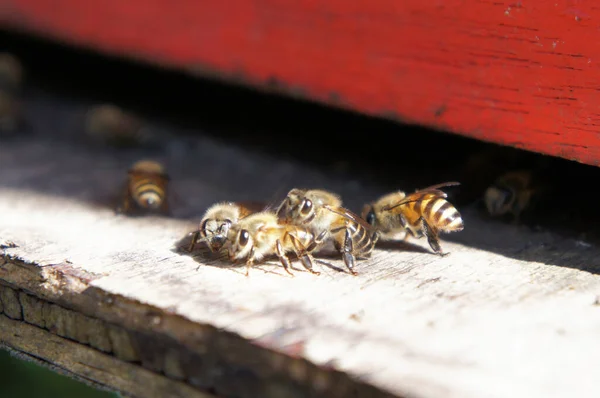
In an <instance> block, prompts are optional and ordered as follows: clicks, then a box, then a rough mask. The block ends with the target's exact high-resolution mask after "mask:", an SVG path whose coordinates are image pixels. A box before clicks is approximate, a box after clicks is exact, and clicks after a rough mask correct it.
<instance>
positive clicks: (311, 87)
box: [0, 0, 600, 165]
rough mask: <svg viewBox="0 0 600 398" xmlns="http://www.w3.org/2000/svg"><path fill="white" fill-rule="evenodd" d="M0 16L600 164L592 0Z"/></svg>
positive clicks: (36, 2) (193, 67) (128, 6)
mask: <svg viewBox="0 0 600 398" xmlns="http://www.w3.org/2000/svg"><path fill="white" fill-rule="evenodd" d="M0 21H1V22H2V24H3V25H5V26H7V25H8V24H10V26H12V27H14V28H16V29H25V30H28V31H33V32H36V33H38V34H44V35H50V36H51V37H54V38H56V39H60V40H62V41H65V42H70V43H74V44H80V45H85V46H89V47H94V48H97V49H99V50H102V51H105V52H108V53H112V54H121V55H125V56H129V57H137V58H142V59H144V60H146V61H150V62H154V63H158V64H162V65H168V66H175V67H178V68H185V69H187V70H189V71H194V72H197V73H200V74H212V75H215V76H219V77H221V78H225V79H229V80H235V81H237V82H243V83H245V84H251V85H254V86H258V87H262V88H266V89H273V82H275V81H277V82H280V83H281V85H280V87H279V89H282V90H284V91H286V92H287V93H289V94H293V95H300V96H302V97H304V98H308V99H312V100H316V101H321V102H325V103H329V104H332V105H336V106H341V107H345V108H348V109H353V110H358V111H360V112H364V113H367V114H373V115H380V116H384V117H388V118H397V119H400V120H403V121H406V122H413V123H419V124H423V125H428V126H433V127H438V128H441V129H445V130H449V131H453V132H456V133H460V134H463V135H467V136H471V137H476V138H479V139H482V140H487V141H492V142H497V143H502V144H507V145H512V146H516V147H521V148H526V149H530V150H534V151H538V152H541V153H547V154H552V155H556V156H562V157H565V158H569V159H575V160H578V161H581V162H585V163H590V164H595V165H600V3H598V2H597V1H595V0H579V1H577V0H571V1H565V0H552V1H550V0H537V1H536V0H530V1H518V0H513V1H497V0H464V1H461V0H428V1H424V0H371V1H366V0H365V1H361V0H328V1H320V0H304V1H293V0H228V1H211V2H206V1H198V0H179V1H177V2H172V1H169V0H143V1H142V0H137V1H134V0H128V1H124V0H102V1H94V2H91V1H80V0H3V6H2V7H0Z"/></svg>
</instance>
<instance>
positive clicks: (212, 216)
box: [188, 202, 266, 253]
mask: <svg viewBox="0 0 600 398" xmlns="http://www.w3.org/2000/svg"><path fill="white" fill-rule="evenodd" d="M265 207H266V206H265V204H264V203H258V202H220V203H216V204H214V205H212V206H210V207H209V208H208V209H207V210H206V212H205V213H204V216H202V220H200V228H199V229H198V230H197V231H195V232H194V234H193V236H192V242H191V243H190V247H189V249H188V250H189V251H190V252H191V251H192V250H194V246H196V244H197V243H200V242H206V244H207V246H208V247H209V249H210V251H211V252H213V253H214V252H217V251H219V250H221V248H222V247H223V245H224V244H225V243H226V242H227V234H228V233H229V229H230V228H231V226H232V225H235V224H237V222H238V221H239V220H241V219H243V218H245V217H247V216H249V215H250V214H253V213H256V212H259V211H261V210H263V209H264V208H265Z"/></svg>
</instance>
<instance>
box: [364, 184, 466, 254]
mask: <svg viewBox="0 0 600 398" xmlns="http://www.w3.org/2000/svg"><path fill="white" fill-rule="evenodd" d="M455 185H459V183H458V182H446V183H443V184H438V185H434V186H431V187H428V188H424V189H420V190H417V191H415V192H413V193H409V194H406V193H405V192H402V191H398V192H393V193H391V194H388V195H385V196H382V197H381V198H379V199H378V200H377V201H375V202H374V203H371V204H368V205H365V207H364V208H363V211H362V216H363V217H364V218H365V220H366V221H367V223H369V224H370V225H372V226H373V227H374V228H376V229H377V230H378V231H379V232H380V233H381V234H382V235H383V236H384V237H389V236H391V235H393V234H395V233H397V232H401V231H404V232H407V233H410V234H411V235H412V236H413V237H415V238H421V237H423V235H424V236H426V237H427V241H428V243H429V246H430V247H431V248H432V249H433V251H434V252H435V253H437V254H439V255H441V256H443V255H446V254H447V253H444V252H442V248H441V246H440V239H439V234H440V232H445V233H448V232H456V231H462V229H463V228H464V224H463V220H462V217H461V215H460V213H459V212H458V210H456V208H455V207H454V206H453V205H452V204H451V203H450V202H448V201H447V200H446V198H447V195H446V193H444V192H442V191H440V189H439V188H442V187H448V186H455ZM406 237H408V235H406Z"/></svg>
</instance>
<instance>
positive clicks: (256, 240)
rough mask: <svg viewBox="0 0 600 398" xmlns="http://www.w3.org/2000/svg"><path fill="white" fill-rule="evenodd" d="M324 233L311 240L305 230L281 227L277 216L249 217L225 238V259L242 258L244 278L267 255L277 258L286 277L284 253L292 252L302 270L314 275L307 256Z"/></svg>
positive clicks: (241, 221)
mask: <svg viewBox="0 0 600 398" xmlns="http://www.w3.org/2000/svg"><path fill="white" fill-rule="evenodd" d="M324 237H325V232H323V233H321V234H320V235H319V236H317V237H315V235H313V233H312V232H311V231H310V229H308V228H304V227H300V226H297V225H291V224H281V223H280V222H279V219H278V218H277V215H276V214H275V213H273V212H270V211H263V212H258V213H254V214H251V215H249V216H247V217H245V218H242V219H241V220H239V221H238V223H237V224H233V225H231V228H230V229H229V232H228V235H227V239H228V241H229V244H228V254H229V259H230V260H231V261H233V262H236V261H239V260H242V259H246V276H248V273H249V270H250V267H251V266H252V265H253V264H255V263H257V262H259V261H261V260H262V259H263V258H265V257H266V256H269V255H276V256H277V257H279V260H280V261H281V264H282V265H283V268H284V269H285V270H286V272H287V273H288V274H290V275H293V274H292V272H291V271H290V260H289V258H288V257H287V253H290V252H291V253H294V254H295V255H296V256H297V258H298V259H299V260H300V262H301V263H302V265H303V266H304V268H306V269H307V270H308V271H309V272H311V273H312V274H315V275H319V274H320V272H318V271H315V270H314V269H313V257H312V255H311V253H312V251H314V250H315V249H316V248H317V247H318V246H319V245H320V244H321V242H322V240H323V239H324Z"/></svg>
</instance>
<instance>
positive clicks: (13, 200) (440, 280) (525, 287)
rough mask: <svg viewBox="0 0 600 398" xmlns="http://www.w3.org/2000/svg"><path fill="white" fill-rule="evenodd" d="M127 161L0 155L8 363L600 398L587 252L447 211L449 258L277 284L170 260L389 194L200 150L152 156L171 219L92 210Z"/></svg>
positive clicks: (440, 392)
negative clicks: (168, 183)
mask: <svg viewBox="0 0 600 398" xmlns="http://www.w3.org/2000/svg"><path fill="white" fill-rule="evenodd" d="M48 125H49V126H52V125H53V124H48ZM140 156H141V155H140V153H136V152H122V153H120V154H119V155H118V156H117V155H115V154H113V153H110V152H102V151H95V150H92V149H90V148H87V147H84V146H81V145H76V144H72V143H68V142H65V141H57V140H54V141H52V140H51V139H50V140H47V141H44V138H43V137H38V138H37V141H31V140H30V139H24V140H13V141H3V142H2V143H1V145H0V238H1V241H2V242H1V243H3V244H4V247H5V248H4V249H3V251H2V252H0V253H2V257H0V282H1V283H2V285H1V286H0V292H1V294H0V297H1V300H0V303H2V306H0V312H2V315H0V325H1V326H2V327H1V328H0V329H1V330H2V331H1V332H0V340H1V341H2V343H3V344H5V345H7V346H9V347H11V348H12V349H16V350H19V351H22V352H25V353H27V354H29V355H32V356H35V357H37V358H42V359H43V360H44V361H46V362H47V363H51V364H53V365H55V366H57V367H59V368H61V369H64V370H65V371H67V372H71V373H74V374H77V375H78V376H80V377H83V378H85V379H88V380H92V381H94V382H96V383H99V384H101V385H105V386H108V387H110V388H114V389H118V390H121V391H124V392H125V393H127V394H130V395H133V396H146V397H148V396H156V397H158V396H165V395H161V391H162V392H164V391H166V390H168V391H171V393H170V394H171V395H169V396H178V397H179V396H181V397H184V396H185V397H189V396H198V397H203V396H204V395H203V394H202V393H203V392H205V393H214V394H216V395H218V396H222V397H231V398H235V397H257V396H260V397H265V398H270V397H273V398H275V397H282V396H293V397H308V396H323V397H325V396H327V397H348V396H356V397H424V398H449V397H457V398H458V397H460V398H471V397H472V398H475V397H477V398H479V397H494V398H495V397H498V398H500V397H502V398H505V397H510V398H521V397H522V398H525V397H526V398H537V397H540V398H541V397H543V398H552V397H565V396H577V397H594V396H598V394H600V378H598V369H600V345H598V336H599V335H600V306H599V305H598V302H599V300H600V298H599V297H600V260H598V258H600V249H599V248H598V247H595V246H590V245H589V244H586V243H585V242H579V241H574V240H566V239H562V238H560V237H559V236H556V235H554V234H551V233H548V232H532V231H530V230H528V229H527V228H524V227H515V226H511V225H505V224H501V223H490V222H484V221H482V220H481V219H480V218H479V217H478V216H477V214H476V213H475V212H474V211H472V210H470V209H462V210H463V213H464V218H465V223H466V229H465V231H463V232H461V233H458V234H455V235H454V236H448V238H449V239H452V240H453V242H450V241H448V240H445V241H444V242H443V245H444V247H445V249H447V250H449V251H451V252H452V254H451V255H449V256H447V257H444V258H439V257H437V256H434V255H432V254H429V253H428V252H427V250H426V246H425V242H423V241H417V242H415V245H409V246H400V247H398V246H395V247H394V246H393V245H382V248H380V249H378V250H377V251H376V252H375V254H374V256H373V259H372V260H370V261H366V262H361V263H360V264H359V265H358V271H359V273H360V275H359V276H357V277H353V276H351V275H348V274H347V273H344V272H341V271H339V270H336V269H333V268H330V267H329V266H326V265H324V264H321V265H319V268H320V270H321V271H322V274H321V275H320V276H313V275H310V274H308V273H307V272H302V271H300V270H297V271H296V272H295V277H289V276H287V275H286V274H285V272H284V271H283V270H282V268H281V266H279V265H277V264H276V263H274V262H272V263H270V264H267V265H261V266H257V267H256V268H254V269H252V270H251V273H250V276H249V277H245V276H244V275H243V269H240V268H236V267H229V266H227V265H226V264H223V263H221V262H219V261H217V260H215V259H207V258H206V257H205V256H203V253H204V252H203V251H202V250H199V251H198V252H197V253H196V255H197V257H196V258H192V257H190V256H187V255H183V254H180V253H178V252H177V251H176V250H175V249H174V248H175V246H176V245H177V244H178V241H179V240H180V239H182V238H184V237H185V236H186V234H187V232H189V231H191V230H192V229H193V228H194V227H195V225H196V224H195V221H193V218H194V216H195V217H196V219H197V216H199V215H200V214H201V212H202V211H203V210H204V209H205V208H206V206H208V205H209V204H211V203H213V202H215V201H218V200H224V199H233V200H236V199H265V200H271V199H272V198H273V195H274V193H280V195H283V194H285V192H287V190H288V189H289V188H291V187H292V186H314V187H323V188H327V189H333V190H335V191H337V192H339V193H340V194H342V195H343V197H345V198H348V201H347V202H348V205H349V206H350V207H351V208H354V209H357V208H359V206H360V204H361V203H362V202H363V201H365V200H368V199H371V198H373V197H375V196H376V195H379V194H380V193H382V192H385V191H387V190H390V189H392V187H368V186H366V185H365V184H364V183H362V182H360V181H350V180H345V179H340V178H334V177H332V176H331V175H328V174H327V173H326V172H322V171H319V170H315V169H311V168H309V167H308V166H306V165H303V164H299V163H293V162H291V161H289V160H287V159H282V158H279V157H277V156H265V155H264V154H259V153H256V152H252V151H249V150H247V151H245V150H243V149H240V148H236V147H232V146H228V145H227V144H225V143H223V142H219V141H213V140H211V139H209V138H206V137H203V136H199V137H198V138H197V139H195V138H191V139H189V140H188V141H186V142H185V144H183V143H182V142H180V141H177V140H173V141H170V143H169V144H168V145H167V147H165V151H164V153H163V154H162V155H161V156H160V159H162V160H164V161H165V162H166V164H167V166H168V167H169V169H170V171H171V174H172V178H173V181H174V186H173V187H174V188H175V189H176V190H177V192H178V196H179V202H178V204H176V205H175V216H176V217H177V218H170V219H169V218H160V217H147V218H139V219H129V218H126V217H123V216H116V215H115V214H114V213H113V212H112V210H111V209H109V208H107V207H102V206H99V205H98V204H97V203H94V200H96V201H101V199H102V198H104V197H109V196H110V195H109V193H111V194H112V193H114V191H115V189H118V188H119V184H120V183H121V182H122V178H123V175H124V174H123V173H124V171H125V169H126V168H127V166H128V165H129V164H130V163H131V162H132V161H133V160H136V159H138V158H139V157H140ZM228 159H235V161H234V160H228ZM207 161H208V162H209V164H213V166H214V165H217V164H218V165H219V167H210V168H207V167H203V165H204V164H206V162H207ZM219 161H220V162H221V163H218V162H219ZM225 174H226V175H227V177H228V178H227V179H226V178H224V175H225ZM396 188H397V187H396ZM412 188H413V187H411V188H409V189H412ZM102 200H104V199H102ZM11 243H14V245H12V244H11ZM11 246H14V247H11ZM326 261H327V262H329V263H330V264H331V265H333V266H335V267H338V268H340V269H342V268H343V267H342V264H341V262H340V261H339V260H337V259H326ZM48 342H50V343H51V345H50V343H48ZM54 346H56V347H57V348H56V349H54V348H53V347H54ZM108 369H110V370H108ZM123 375H127V377H123ZM140 383H141V384H142V385H145V386H148V391H140V389H139V384H140ZM136 386H137V387H136ZM149 391H152V392H154V395H152V394H151V392H149ZM191 391H194V393H192V392H191Z"/></svg>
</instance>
